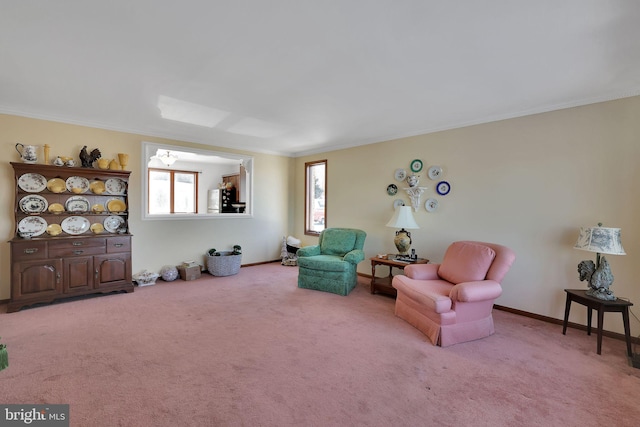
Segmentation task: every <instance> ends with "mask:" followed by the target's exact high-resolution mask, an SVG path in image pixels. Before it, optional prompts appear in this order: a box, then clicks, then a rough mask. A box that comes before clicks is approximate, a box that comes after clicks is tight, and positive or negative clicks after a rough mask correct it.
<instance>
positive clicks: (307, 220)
mask: <svg viewBox="0 0 640 427" xmlns="http://www.w3.org/2000/svg"><path fill="white" fill-rule="evenodd" d="M321 165H322V166H324V182H323V185H324V187H323V199H324V223H323V224H322V229H321V230H315V229H314V226H315V224H314V222H313V218H312V217H311V215H312V214H313V208H312V206H311V204H312V203H313V201H314V200H315V197H312V194H313V192H314V191H315V183H312V182H310V180H311V169H312V168H313V167H316V166H321ZM327 168H328V162H327V159H323V160H314V161H312V162H305V164H304V224H305V225H304V234H306V235H309V236H319V235H320V233H321V232H322V230H325V229H326V228H327V175H328V174H327ZM316 228H317V227H316Z"/></svg>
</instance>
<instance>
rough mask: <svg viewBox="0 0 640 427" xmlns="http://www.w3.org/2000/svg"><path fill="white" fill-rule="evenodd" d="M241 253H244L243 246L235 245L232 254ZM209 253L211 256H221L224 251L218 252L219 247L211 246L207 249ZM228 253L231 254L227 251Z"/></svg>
mask: <svg viewBox="0 0 640 427" xmlns="http://www.w3.org/2000/svg"><path fill="white" fill-rule="evenodd" d="M241 253H242V246H240V245H233V251H231V255H240V254H241ZM207 254H208V255H209V256H221V255H222V252H218V250H217V249H215V248H211V249H209V250H208V251H207ZM226 255H229V253H227V254H226Z"/></svg>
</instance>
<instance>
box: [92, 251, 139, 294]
mask: <svg viewBox="0 0 640 427" xmlns="http://www.w3.org/2000/svg"><path fill="white" fill-rule="evenodd" d="M93 260H94V263H95V264H94V266H95V271H96V282H95V287H96V288H97V289H100V288H108V287H110V286H114V285H122V284H126V283H131V254H130V253H120V254H118V253H115V254H110V255H97V256H95V257H94V259H93Z"/></svg>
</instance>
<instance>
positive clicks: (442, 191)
mask: <svg viewBox="0 0 640 427" xmlns="http://www.w3.org/2000/svg"><path fill="white" fill-rule="evenodd" d="M436 191H437V192H438V194H439V195H441V196H446V195H447V194H449V191H451V186H450V185H449V183H448V182H447V181H440V182H439V183H438V185H436Z"/></svg>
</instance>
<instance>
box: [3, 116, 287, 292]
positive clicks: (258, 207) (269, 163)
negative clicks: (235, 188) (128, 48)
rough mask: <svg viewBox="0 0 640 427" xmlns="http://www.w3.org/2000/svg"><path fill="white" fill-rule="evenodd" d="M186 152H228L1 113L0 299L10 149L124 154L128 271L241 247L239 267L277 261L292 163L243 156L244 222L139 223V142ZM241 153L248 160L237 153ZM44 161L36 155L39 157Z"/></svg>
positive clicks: (10, 228)
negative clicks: (249, 207) (247, 176)
mask: <svg viewBox="0 0 640 427" xmlns="http://www.w3.org/2000/svg"><path fill="white" fill-rule="evenodd" d="M142 141H152V142H159V143H164V144H174V145H184V146H191V147H195V148H200V149H207V148H209V149H214V150H217V151H229V150H225V149H223V148H219V147H208V146H203V145H198V144H188V143H184V142H179V141H171V140H167V139H161V138H154V137H149V136H141V135H135V134H129V133H123V132H113V131H108V130H102V129H95V128H89V127H83V126H75V125H69V124H62V123H55V122H50V121H45V120H36V119H29V118H23V117H16V116H10V115H1V114H0V148H1V150H0V164H1V165H2V167H1V169H0V190H1V191H0V236H2V237H3V240H2V241H1V242H0V300H3V299H8V298H9V297H10V283H9V282H10V262H9V260H10V248H9V244H8V243H7V241H8V240H10V239H11V238H12V237H13V233H14V228H15V225H14V220H13V209H14V195H13V193H14V185H15V183H14V178H13V169H12V168H11V165H10V164H9V162H16V161H19V156H18V153H17V152H16V150H15V148H14V147H15V144H16V143H17V142H22V143H23V144H34V145H40V146H42V145H44V144H49V145H50V146H51V155H52V156H55V155H67V156H74V157H75V159H76V161H78V153H79V152H80V149H81V148H82V146H83V145H87V146H88V148H89V149H93V148H99V149H100V150H101V152H102V154H103V157H105V158H114V157H115V156H116V154H117V153H119V152H124V153H129V155H130V159H129V166H128V167H127V169H129V170H131V171H132V174H131V178H130V188H129V205H130V206H129V208H130V217H129V226H130V230H131V233H132V234H133V253H132V257H133V260H132V262H133V272H134V273H136V272H138V271H141V270H143V269H148V270H151V271H159V270H160V268H161V267H162V266H163V265H165V264H170V265H175V264H179V263H180V262H182V261H185V260H196V261H198V262H200V263H204V259H203V254H204V253H205V251H206V250H207V249H209V248H211V247H215V248H217V249H219V250H222V249H225V248H227V249H231V247H232V246H233V245H234V244H239V245H241V246H242V248H243V259H242V262H243V264H249V263H256V262H263V261H269V260H275V259H278V258H279V257H280V247H281V246H280V245H281V242H282V236H284V235H286V234H288V230H289V229H290V227H289V226H288V221H289V212H290V209H291V207H292V206H293V200H292V197H290V194H291V187H290V185H291V181H292V180H291V179H290V178H291V177H290V173H291V171H292V170H293V167H292V165H293V159H291V158H288V157H283V156H274V155H266V154H259V153H248V154H252V155H253V156H254V159H255V161H254V192H255V194H254V215H253V218H243V219H226V218H225V219H199V220H179V221H157V220H154V221H142V219H141V218H142V212H141V203H140V196H141V194H142V192H141V142H142ZM243 154H247V153H246V152H243ZM40 155H42V151H40Z"/></svg>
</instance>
